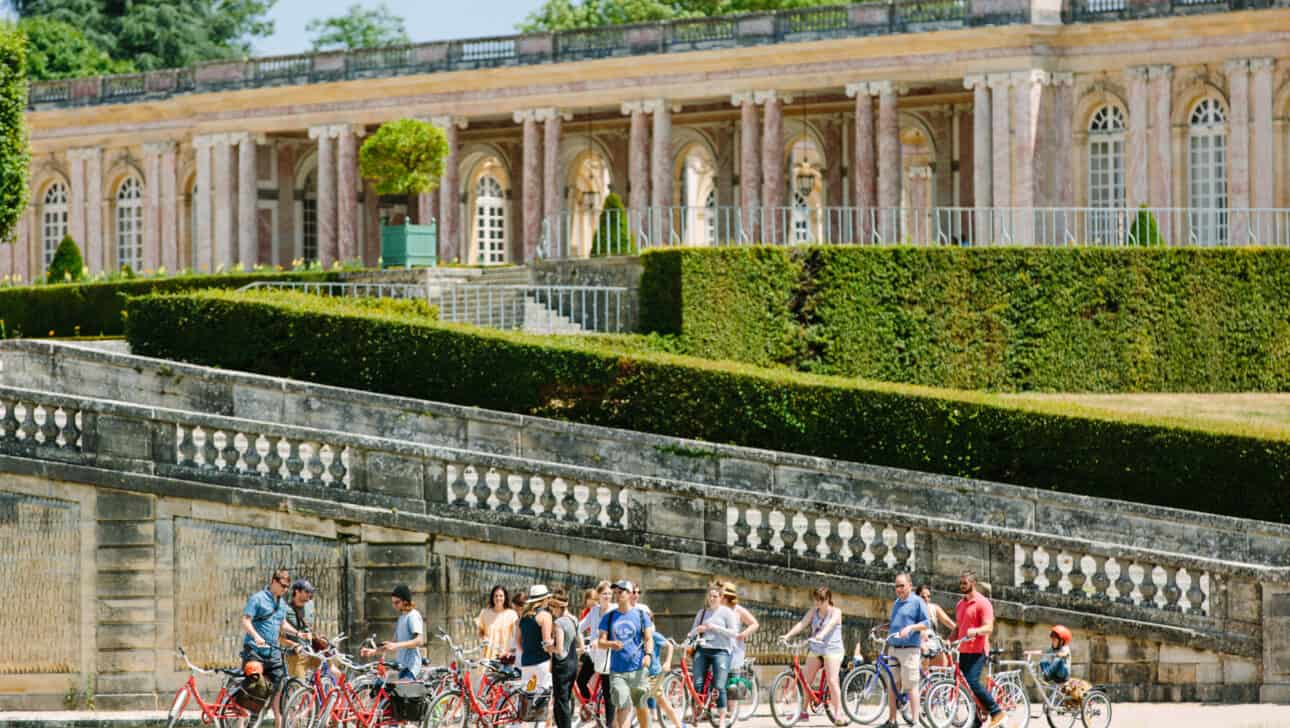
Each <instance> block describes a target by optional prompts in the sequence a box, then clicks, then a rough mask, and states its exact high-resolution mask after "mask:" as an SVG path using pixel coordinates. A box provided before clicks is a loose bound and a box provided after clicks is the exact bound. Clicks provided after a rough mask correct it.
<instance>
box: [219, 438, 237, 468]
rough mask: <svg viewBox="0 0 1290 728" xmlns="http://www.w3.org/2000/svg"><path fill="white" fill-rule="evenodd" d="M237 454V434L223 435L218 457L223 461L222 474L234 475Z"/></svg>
mask: <svg viewBox="0 0 1290 728" xmlns="http://www.w3.org/2000/svg"><path fill="white" fill-rule="evenodd" d="M238 456H239V453H238V451H237V433H236V432H225V433H224V447H223V448H221V449H220V457H221V458H223V460H224V467H223V470H224V472H227V473H236V472H237V461H238Z"/></svg>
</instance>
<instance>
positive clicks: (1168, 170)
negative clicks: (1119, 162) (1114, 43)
mask: <svg viewBox="0 0 1290 728" xmlns="http://www.w3.org/2000/svg"><path fill="white" fill-rule="evenodd" d="M1172 78H1173V66H1149V67H1148V68H1147V79H1148V86H1149V93H1150V98H1151V101H1150V105H1151V158H1150V163H1149V164H1148V168H1149V177H1150V182H1149V183H1148V191H1149V192H1148V195H1149V199H1150V205H1151V207H1173V191H1172V189H1171V188H1172V185H1173V179H1174V174H1173V153H1172V146H1173V133H1172V130H1171V127H1172V126H1173V124H1172V121H1171V113H1170V108H1171V104H1170V101H1171V99H1172V98H1173V88H1172ZM1159 217H1160V220H1159V222H1164V220H1165V218H1167V217H1168V216H1167V215H1162V216H1159Z"/></svg>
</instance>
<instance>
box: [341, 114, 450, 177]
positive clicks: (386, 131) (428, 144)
mask: <svg viewBox="0 0 1290 728" xmlns="http://www.w3.org/2000/svg"><path fill="white" fill-rule="evenodd" d="M447 156H448V137H447V136H446V135H444V133H443V130H442V129H440V128H439V127H437V126H435V125H434V124H431V123H429V122H425V121H421V120H420V119H398V120H395V121H391V122H387V123H385V124H382V125H381V128H380V129H377V130H376V133H375V134H373V135H372V136H370V137H368V138H367V141H365V142H363V146H362V148H361V149H359V150H358V168H359V170H360V171H361V172H362V173H363V177H364V178H365V179H370V180H372V181H373V182H375V183H376V191H377V192H378V193H379V194H382V195H420V194H424V193H426V192H429V191H431V190H433V189H434V188H436V187H438V186H439V178H440V177H442V176H443V160H444V157H447Z"/></svg>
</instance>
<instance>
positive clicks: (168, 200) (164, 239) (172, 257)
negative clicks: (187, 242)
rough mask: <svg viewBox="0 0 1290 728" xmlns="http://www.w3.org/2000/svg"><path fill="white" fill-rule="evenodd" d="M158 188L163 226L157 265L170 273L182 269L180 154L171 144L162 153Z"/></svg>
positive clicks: (172, 143) (158, 243)
mask: <svg viewBox="0 0 1290 728" xmlns="http://www.w3.org/2000/svg"><path fill="white" fill-rule="evenodd" d="M159 171H160V174H161V177H160V178H159V181H158V186H159V187H160V188H161V214H160V215H159V217H158V222H159V224H160V226H161V228H160V230H159V231H158V234H157V247H158V262H157V265H158V266H160V267H162V268H165V269H166V270H168V271H170V272H172V273H173V272H175V271H177V270H179V269H180V267H182V264H181V260H182V258H181V256H180V254H179V217H180V214H179V152H178V150H177V149H176V146H175V143H174V142H170V143H168V144H167V145H166V147H165V149H164V150H163V151H162V152H161V159H160V170H159Z"/></svg>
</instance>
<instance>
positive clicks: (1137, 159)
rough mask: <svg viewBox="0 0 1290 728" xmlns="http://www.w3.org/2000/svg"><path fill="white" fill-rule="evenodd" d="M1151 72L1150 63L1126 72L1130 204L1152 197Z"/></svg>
mask: <svg viewBox="0 0 1290 728" xmlns="http://www.w3.org/2000/svg"><path fill="white" fill-rule="evenodd" d="M1148 73H1149V72H1148V68H1147V66H1132V67H1130V68H1128V69H1127V70H1125V72H1124V76H1125V80H1126V81H1127V82H1128V86H1129V128H1128V129H1127V130H1125V135H1124V137H1125V138H1124V147H1125V151H1126V152H1127V153H1128V158H1127V159H1126V160H1125V167H1126V169H1125V172H1126V173H1127V177H1128V180H1127V182H1128V189H1127V190H1125V193H1126V194H1125V199H1126V201H1127V202H1128V203H1129V207H1138V206H1140V205H1145V204H1148V203H1149V202H1150V199H1151V198H1150V185H1149V184H1148V181H1147V158H1148V149H1149V145H1148V140H1147V127H1148V126H1149V123H1148V122H1149V119H1148V111H1147V80H1148Z"/></svg>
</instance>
